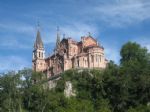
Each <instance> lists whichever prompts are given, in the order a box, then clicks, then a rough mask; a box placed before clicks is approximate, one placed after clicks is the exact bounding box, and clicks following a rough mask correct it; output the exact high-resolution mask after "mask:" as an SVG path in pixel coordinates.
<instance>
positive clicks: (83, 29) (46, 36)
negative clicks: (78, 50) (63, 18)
mask: <svg viewBox="0 0 150 112" xmlns="http://www.w3.org/2000/svg"><path fill="white" fill-rule="evenodd" d="M53 28H55V29H53ZM49 29H51V30H47V31H42V32H41V35H42V39H43V41H44V43H45V44H49V43H54V42H55V41H56V36H57V32H56V27H54V26H51V28H49ZM97 30H98V29H97V27H96V26H94V25H90V24H84V23H76V22H73V23H70V24H66V25H63V26H60V35H61V38H63V34H65V37H66V38H68V37H72V38H73V39H75V40H77V41H79V40H80V38H81V36H85V35H88V32H90V33H91V35H92V36H93V37H96V36H97V35H98V31H97Z"/></svg>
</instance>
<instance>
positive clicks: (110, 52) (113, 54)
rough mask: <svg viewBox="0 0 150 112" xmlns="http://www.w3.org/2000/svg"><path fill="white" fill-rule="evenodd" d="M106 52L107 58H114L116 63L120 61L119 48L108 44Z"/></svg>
mask: <svg viewBox="0 0 150 112" xmlns="http://www.w3.org/2000/svg"><path fill="white" fill-rule="evenodd" d="M104 52H105V56H106V59H108V60H113V61H114V62H115V63H116V64H119V63H120V62H119V61H120V54H119V53H120V51H119V49H117V48H112V47H107V46H106V47H105V51H104Z"/></svg>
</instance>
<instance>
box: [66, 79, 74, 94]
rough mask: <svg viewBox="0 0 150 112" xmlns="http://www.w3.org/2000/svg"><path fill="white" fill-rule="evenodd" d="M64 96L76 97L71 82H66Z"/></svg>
mask: <svg viewBox="0 0 150 112" xmlns="http://www.w3.org/2000/svg"><path fill="white" fill-rule="evenodd" d="M64 95H65V96H66V97H71V96H76V94H75V90H73V87H72V83H71V82H70V81H66V83H65V90H64Z"/></svg>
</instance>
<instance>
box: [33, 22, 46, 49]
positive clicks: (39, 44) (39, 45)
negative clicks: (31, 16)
mask: <svg viewBox="0 0 150 112" xmlns="http://www.w3.org/2000/svg"><path fill="white" fill-rule="evenodd" d="M39 29H40V25H39V22H38V23H37V36H36V41H35V43H34V48H35V49H38V48H44V46H43V41H42V38H41V34H40V30H39Z"/></svg>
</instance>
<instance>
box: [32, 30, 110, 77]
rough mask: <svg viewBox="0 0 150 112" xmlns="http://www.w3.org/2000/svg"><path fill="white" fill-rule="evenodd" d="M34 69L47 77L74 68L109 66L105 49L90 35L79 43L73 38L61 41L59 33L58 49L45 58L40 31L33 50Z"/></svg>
mask: <svg viewBox="0 0 150 112" xmlns="http://www.w3.org/2000/svg"><path fill="white" fill-rule="evenodd" d="M32 65H33V67H32V69H33V70H34V71H37V72H44V73H46V75H47V77H48V78H50V77H51V76H55V75H58V74H60V73H62V72H64V71H66V70H69V69H72V68H101V69H104V68H105V67H106V65H107V60H106V58H105V55H104V48H103V47H102V45H101V44H100V43H99V42H98V41H97V40H96V39H94V38H93V37H92V36H91V35H90V34H89V35H88V36H83V37H81V41H79V42H77V41H75V40H73V38H65V37H64V38H63V39H62V40H61V39H60V34H59V30H58V31H57V39H56V47H55V49H54V53H53V54H52V55H51V56H48V57H45V50H44V44H43V42H42V38H41V35H40V31H39V29H38V31H37V36H36V41H35V43H34V49H33V59H32Z"/></svg>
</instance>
